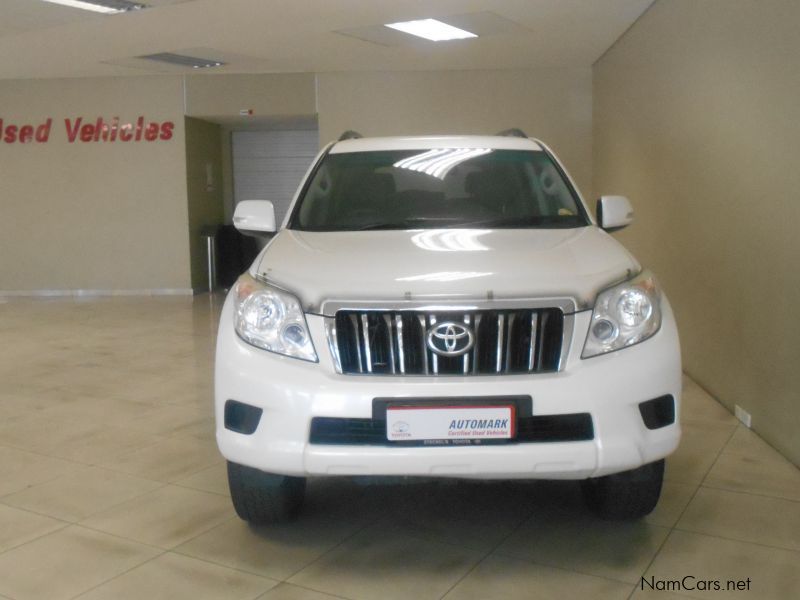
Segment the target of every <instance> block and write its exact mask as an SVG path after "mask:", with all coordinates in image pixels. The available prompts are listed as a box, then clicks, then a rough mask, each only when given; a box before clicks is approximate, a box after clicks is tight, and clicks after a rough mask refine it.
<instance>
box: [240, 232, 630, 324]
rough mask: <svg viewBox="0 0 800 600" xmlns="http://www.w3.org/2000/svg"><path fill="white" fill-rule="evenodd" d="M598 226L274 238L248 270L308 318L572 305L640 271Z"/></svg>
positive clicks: (590, 300)
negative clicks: (358, 307) (327, 313)
mask: <svg viewBox="0 0 800 600" xmlns="http://www.w3.org/2000/svg"><path fill="white" fill-rule="evenodd" d="M639 270H640V266H639V264H638V263H637V261H636V260H635V259H634V258H633V257H632V256H631V255H630V253H628V251H627V250H625V248H623V247H622V245H620V244H619V243H618V242H617V241H616V240H614V239H613V238H612V237H611V236H610V235H608V234H607V233H606V232H604V231H602V230H601V229H598V228H597V227H581V228H576V229H424V230H410V231H348V232H307V231H296V230H289V229H285V230H283V231H281V232H280V233H278V234H277V235H276V236H275V237H274V238H273V239H272V241H271V242H270V243H269V245H268V246H267V247H266V248H265V249H264V251H263V252H262V254H261V256H260V257H259V259H257V260H256V262H255V263H254V266H253V269H252V271H251V273H252V274H253V275H259V276H261V277H262V278H264V279H266V280H267V281H268V282H270V283H272V284H273V285H276V286H278V287H281V288H283V289H286V290H288V291H291V292H293V293H295V294H296V295H297V296H298V297H299V298H300V300H301V302H302V304H303V307H304V308H305V310H306V311H307V312H313V313H319V312H321V305H322V303H323V302H324V301H409V300H412V301H414V300H419V301H429V300H436V301H445V300H451V299H452V300H458V301H460V300H467V299H471V300H484V299H487V298H488V299H517V298H525V299H527V298H571V299H572V300H573V301H574V302H575V304H576V308H577V309H579V310H580V309H585V308H589V307H591V306H592V305H593V304H594V299H595V296H596V294H597V292H598V291H599V290H601V289H603V288H605V287H607V286H608V285H610V284H612V283H615V282H618V281H621V280H623V279H625V278H626V277H627V276H629V275H631V274H633V273H635V272H638V271H639Z"/></svg>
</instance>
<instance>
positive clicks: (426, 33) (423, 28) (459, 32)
mask: <svg viewBox="0 0 800 600" xmlns="http://www.w3.org/2000/svg"><path fill="white" fill-rule="evenodd" d="M385 26H386V27H389V28H391V29H396V30H397V31H402V32H403V33H408V34H411V35H415V36H417V37H421V38H424V39H426V40H431V41H432V42H445V41H448V40H463V39H467V38H475V37H478V36H477V35H475V34H474V33H472V32H471V31H466V30H465V29H459V28H458V27H453V26H452V25H448V24H447V23H444V22H442V21H437V20H436V19H420V20H418V21H401V22H399V23H386V25H385Z"/></svg>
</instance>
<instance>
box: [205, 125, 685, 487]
mask: <svg viewBox="0 0 800 600" xmlns="http://www.w3.org/2000/svg"><path fill="white" fill-rule="evenodd" d="M448 148H459V149H491V150H521V151H526V152H538V153H544V152H548V150H547V149H546V147H544V146H543V145H542V144H541V143H540V142H537V141H533V140H529V139H523V138H518V137H437V138H376V139H353V140H346V141H341V142H338V143H335V144H334V145H332V146H329V147H327V148H326V149H325V150H323V152H322V153H321V155H320V157H318V161H319V160H320V159H321V158H323V157H324V156H328V155H335V154H348V153H361V152H373V151H386V150H412V151H419V152H425V151H431V150H435V149H448ZM548 154H549V152H548ZM551 158H552V157H551ZM553 160H555V159H553ZM558 166H559V167H560V165H558ZM561 168H562V169H563V167H561ZM562 174H563V175H564V176H565V178H567V181H568V182H569V184H570V185H572V187H573V191H574V184H572V182H571V181H569V180H568V176H567V175H566V174H565V172H563V173H562ZM312 176H313V169H311V170H310V171H309V174H308V175H307V178H310V177H312ZM302 193H303V186H301V190H299V191H298V194H297V196H296V197H295V199H294V202H293V205H292V206H293V209H294V206H295V204H296V203H298V202H299V201H300V200H301V197H302ZM575 194H576V196H577V192H575ZM577 198H578V200H577V201H578V202H580V203H581V208H582V210H584V211H585V214H586V215H587V222H586V224H585V226H580V227H574V228H554V229H549V228H540V229H524V228H519V229H518V228H513V227H512V228H508V227H505V228H492V227H480V226H476V227H469V228H460V227H456V228H435V227H434V228H430V227H428V228H414V227H409V228H403V229H393V230H365V231H308V230H299V229H296V228H291V227H290V217H288V216H287V220H286V221H285V222H284V224H283V228H282V229H281V230H280V231H279V232H278V233H277V235H276V236H275V237H274V238H273V239H272V240H271V241H270V243H269V244H268V245H267V247H266V248H264V250H263V251H262V252H261V254H260V255H259V256H258V258H257V259H256V260H255V262H254V263H253V265H252V267H251V268H250V271H249V276H250V277H251V278H252V279H253V280H257V281H260V282H264V283H266V284H268V285H269V286H273V287H274V288H277V289H278V290H286V291H288V292H289V293H291V295H292V296H293V297H296V298H297V300H298V301H299V304H300V307H301V310H302V312H303V314H304V317H305V322H306V323H307V329H308V335H310V341H311V344H313V349H314V351H315V354H316V360H315V361H312V360H302V359H298V358H296V357H294V356H287V355H283V354H279V353H276V352H273V351H269V350H265V349H263V348H262V347H257V346H255V345H253V344H252V343H249V342H248V341H245V339H244V338H243V337H242V336H241V335H240V334H239V333H237V330H236V327H235V325H234V323H235V321H236V318H237V315H236V311H237V300H236V290H232V292H231V293H230V294H229V295H228V298H227V300H226V302H225V305H224V308H223V310H222V315H221V320H220V326H219V336H218V340H217V352H216V381H215V393H216V419H217V432H216V435H217V442H218V445H219V448H220V451H221V452H222V454H223V455H224V457H225V458H226V459H227V460H228V461H230V462H232V463H236V464H239V465H244V466H246V467H251V468H254V469H258V470H259V471H263V472H267V473H273V474H279V475H288V476H294V477H307V476H326V475H362V476H363V475H408V476H442V477H464V478H487V479H494V478H547V479H587V478H597V477H601V476H604V475H609V474H614V473H620V472H623V471H628V470H631V469H635V468H637V467H640V466H642V465H646V464H648V463H653V462H654V461H658V460H659V459H662V458H663V457H665V456H667V455H668V454H670V453H671V452H673V451H674V450H675V448H676V447H677V445H678V441H679V438H680V428H679V424H678V418H677V415H678V411H679V405H680V392H681V362H680V351H679V343H678V334H677V329H676V325H675V320H674V317H673V314H672V311H671V308H670V305H669V302H668V301H667V299H666V297H665V296H664V295H660V297H659V299H658V303H659V304H660V307H659V306H657V307H656V310H658V309H659V308H660V327H658V328H657V331H655V333H653V334H651V335H650V336H649V337H647V339H644V340H643V341H640V342H638V343H632V344H631V345H630V346H625V347H621V348H620V349H617V350H614V351H608V352H604V353H601V354H598V355H594V356H591V357H588V358H584V357H583V356H585V347H586V343H587V336H588V335H589V330H590V327H591V326H592V325H593V309H594V308H595V303H596V299H597V298H598V294H600V293H601V292H602V291H603V290H606V289H608V288H610V287H612V286H615V285H618V284H620V283H621V282H625V281H628V280H631V278H633V277H636V276H637V275H638V274H640V273H641V272H642V268H641V266H640V265H639V263H638V262H637V261H636V260H635V259H634V258H633V257H632V256H631V254H630V253H629V252H628V251H626V250H625V249H624V248H623V247H622V246H621V245H620V244H619V243H618V242H617V241H616V240H614V239H613V238H612V237H611V236H610V235H609V234H608V233H606V232H605V231H603V230H602V229H601V228H599V227H598V226H597V224H596V221H595V219H593V218H592V217H591V216H590V213H589V211H588V210H587V209H586V207H585V205H584V204H583V200H582V199H580V197H579V196H577ZM625 202H627V201H625ZM622 206H623V207H624V206H626V205H622ZM293 209H290V215H291V214H292V212H293ZM623 212H624V211H623ZM559 214H561V212H559ZM625 217H627V218H628V220H630V214H628V215H614V218H617V219H624V218H625ZM541 307H557V308H558V310H560V311H561V313H563V330H562V338H561V346H560V350H559V355H558V357H557V361H556V362H554V363H553V368H552V369H551V370H549V371H547V372H530V373H529V372H524V373H517V372H515V373H509V372H506V369H505V368H503V366H502V365H500V363H499V362H498V365H499V370H500V372H499V373H496V372H493V373H487V372H483V371H482V372H479V373H476V372H473V370H472V369H477V368H478V360H479V359H478V358H475V359H474V364H472V365H470V364H466V362H468V361H466V359H464V360H465V361H466V362H465V364H466V366H465V370H466V371H468V372H467V373H460V374H459V373H449V374H436V373H434V372H433V368H434V364H436V358H434V356H435V352H434V353H431V354H430V360H427V359H426V362H425V364H426V365H427V366H426V367H425V370H426V371H427V373H421V372H420V373H414V374H408V373H404V372H401V368H400V367H399V366H398V358H397V356H394V355H395V354H397V353H398V352H403V351H404V352H406V353H408V352H410V351H411V350H410V349H409V348H400V347H399V346H398V342H397V341H396V340H394V341H393V338H392V337H390V338H389V339H390V341H389V343H390V344H393V345H392V346H391V350H392V354H393V356H392V359H391V360H392V365H391V370H392V371H393V372H391V373H390V372H388V371H387V372H384V373H382V374H375V373H370V372H369V371H370V369H369V368H368V367H369V364H368V362H364V358H363V357H361V356H360V355H359V358H358V366H359V371H360V372H358V373H352V372H343V366H342V361H343V360H344V359H343V358H342V357H341V356H339V347H338V346H337V343H340V342H341V340H339V342H337V339H338V338H337V335H339V336H341V335H343V333H342V332H341V331H339V332H338V333H337V331H336V327H337V321H336V315H337V312H338V311H343V310H350V311H356V312H354V314H355V315H356V318H363V319H365V320H364V324H365V325H364V327H366V331H367V334H369V332H370V331H371V329H370V327H369V326H368V325H367V321H366V317H358V315H364V314H367V312H364V311H378V312H377V313H376V314H386V315H390V316H387V317H385V319H386V322H387V323H388V325H387V326H386V327H387V329H386V333H385V335H389V336H397V335H398V331H397V329H396V321H393V320H392V319H396V318H397V317H396V315H398V314H401V312H402V311H410V312H414V311H418V312H419V314H428V315H431V314H435V313H442V312H445V313H447V314H450V312H451V311H456V312H457V311H462V312H463V311H467V312H469V311H472V312H469V314H470V315H473V314H478V313H481V311H492V310H494V311H504V310H510V311H512V312H513V311H514V310H517V309H520V310H522V309H525V310H528V309H531V310H534V311H535V310H536V309H538V308H541ZM358 311H362V312H358ZM386 311H388V312H386ZM392 311H394V312H392ZM467 312H464V314H465V315H466V314H467ZM370 314H371V313H370ZM403 314H405V313H403ZM458 314H459V315H460V314H461V313H460V312H459V313H458ZM482 314H483V313H482ZM486 314H491V317H492V318H493V319H495V318H498V317H496V316H495V315H500V314H501V312H491V313H486ZM506 314H508V315H511V312H508V313H506ZM524 314H525V315H526V318H529V317H528V315H529V314H530V315H533V313H529V312H526V313H524ZM537 314H543V313H537ZM370 318H374V317H370ZM458 318H459V319H460V317H458ZM471 318H472V317H468V316H467V317H464V320H465V321H464V322H466V321H468V320H469V319H471ZM508 318H509V319H511V318H512V317H511V316H509V317H508ZM530 318H532V319H535V317H534V316H531V317H530ZM440 321H441V319H440ZM347 322H348V321H339V326H340V328H341V327H342V326H343V325H342V324H343V323H347ZM354 322H355V321H354ZM470 322H472V321H470ZM460 323H461V321H458V324H457V325H456V326H454V327H455V329H450V330H447V329H446V328H443V329H439V330H436V332H433V329H434V328H435V326H436V322H435V320H434V322H433V323H428V322H426V325H427V326H429V327H428V329H426V332H427V334H428V335H429V336H430V335H434V333H439V334H440V335H441V336H442V339H445V342H446V343H451V345H455V344H457V343H458V340H457V339H456V336H457V335H461V329H463V328H462V327H461V326H460ZM400 324H401V325H402V321H401V322H400ZM381 326H382V325H381ZM503 326H506V325H503ZM541 326H542V327H543V326H544V324H543V323H542V324H541ZM359 327H360V325H359V324H358V322H355V330H354V331H355V334H354V335H355V337H354V338H353V339H354V340H356V343H360V342H359V340H360V338H359V336H363V335H364V330H365V329H364V327H362V329H359ZM479 327H480V325H478V326H476V327H473V329H474V330H475V331H472V330H471V333H470V335H472V334H473V333H474V334H475V336H476V337H477V336H478V333H477V332H478V331H479ZM484 327H486V326H485V325H484ZM507 327H508V329H507V331H508V334H507V337H508V342H507V343H508V345H509V348H510V345H511V338H512V333H511V331H512V329H511V327H512V325H511V324H508V325H507ZM391 328H395V329H391ZM448 331H449V332H450V333H449V335H450V338H449V341H448V338H447V335H448ZM493 331H494V330H493ZM497 331H498V332H499V331H502V327H501V329H498V330H497ZM359 332H360V333H359ZM432 332H433V333H432ZM454 332H455V333H454ZM374 335H377V334H374ZM487 335H488V334H487ZM495 335H496V337H497V338H499V337H500V333H496V334H495ZM517 335H519V334H517ZM368 337H369V335H368ZM470 339H472V338H470ZM487 339H488V338H487ZM492 339H493V340H494V338H492ZM526 339H527V338H526ZM530 340H531V341H530V344H531V348H533V345H534V334H531V335H530ZM361 341H363V340H361ZM373 341H374V340H368V341H367V342H365V344H366V345H365V346H364V345H362V346H361V348H367V349H369V348H370V343H372V342H373ZM476 343H477V342H476ZM492 343H494V342H492ZM504 343H505V342H504ZM423 352H427V350H423ZM470 352H475V353H477V352H478V349H477V348H473V349H472V350H470ZM499 352H500V355H501V356H502V353H503V351H502V349H501V350H500V351H499ZM442 356H444V355H442ZM475 356H477V354H475ZM492 356H494V355H492ZM506 357H507V360H508V361H510V360H511V358H510V357H511V350H508V353H507V354H506ZM403 360H404V361H406V362H407V361H408V358H407V357H404V358H403ZM459 360H460V359H459ZM492 360H494V358H492ZM499 360H500V359H498V361H499ZM531 361H533V349H531ZM443 362H444V359H443V358H441V357H440V358H439V363H440V364H442V363H443ZM459 364H460V363H459ZM484 367H486V365H484ZM484 367H482V368H484ZM376 368H377V367H376ZM382 368H384V369H388V368H389V367H387V366H386V365H385V364H384V365H383V367H382ZM459 368H460V367H459ZM486 368H489V367H486ZM344 370H346V369H344ZM465 398H467V399H470V402H467V403H466V404H465V403H464V402H462V399H465ZM482 398H486V399H489V400H492V402H490V403H489V404H490V405H491V406H496V405H502V406H504V404H503V402H502V399H503V398H523V399H525V400H524V401H521V402H522V403H521V404H519V405H515V406H514V411H517V412H514V411H512V419H516V418H517V417H519V416H520V414H518V411H519V409H520V407H522V410H523V411H524V412H525V411H526V412H525V415H526V418H531V419H536V418H547V417H553V418H561V417H563V416H565V415H567V416H568V415H583V418H585V419H586V420H587V421H586V423H588V429H589V431H588V435H587V434H586V432H584V434H582V435H579V436H578V438H577V439H561V438H562V437H564V436H561V437H559V436H560V434H559V435H556V436H555V438H548V437H547V436H545V437H544V438H543V439H541V440H539V439H535V436H534V438H531V439H530V440H527V441H525V440H519V439H515V438H513V437H512V438H505V437H504V438H503V439H502V441H501V443H495V444H491V443H479V442H470V443H464V444H463V445H462V444H460V443H453V444H446V443H441V444H440V443H438V442H431V443H430V444H428V443H427V442H425V441H422V440H419V443H416V444H397V443H396V442H395V441H393V438H392V432H391V429H392V427H391V426H387V425H386V424H385V422H386V419H388V416H387V414H388V413H387V412H386V411H387V410H389V409H391V407H393V406H394V404H393V401H397V402H399V404H400V405H403V404H405V405H407V406H406V408H412V409H413V408H420V407H422V408H426V407H428V404H429V405H430V406H431V407H453V408H452V411H453V412H452V416H453V417H456V416H460V413H458V409H457V407H461V406H467V407H468V408H469V407H470V406H480V399H482ZM498 398H499V399H501V401H498V402H495V400H497V399H498ZM659 398H671V402H672V404H671V406H672V411H673V412H672V419H671V421H670V420H669V419H667V421H668V422H664V423H659V424H658V426H657V427H653V428H651V427H648V426H647V425H646V424H645V419H644V412H643V411H642V409H641V408H640V405H641V404H642V403H644V402H646V401H650V400H653V399H659ZM528 399H529V400H528ZM376 400H377V403H376ZM229 401H235V402H237V403H241V404H244V405H246V406H247V407H255V408H256V409H260V418H258V419H257V424H256V426H255V429H254V430H253V431H252V433H243V432H242V431H235V430H232V429H231V428H229V427H226V403H228V402H229ZM514 402H516V400H514ZM426 403H427V404H426ZM376 406H377V407H378V408H376ZM380 407H383V409H382V410H383V412H381V408H380ZM387 407H389V408H387ZM392 414H393V415H394V414H397V413H394V412H393V413H392ZM408 414H409V415H410V416H413V417H414V418H415V419H417V422H419V420H420V419H423V420H424V414H423V416H421V415H420V414H417V413H413V412H412V413H408ZM437 414H438V413H437ZM475 414H476V415H478V416H480V413H475ZM487 414H488V413H487ZM442 415H443V416H444V417H449V416H450V414H449V413H448V414H447V415H445V414H444V413H442ZM467 416H468V417H469V412H467ZM317 418H319V419H323V420H324V419H328V420H330V419H334V420H335V419H339V420H342V422H344V421H347V420H351V421H352V420H355V421H352V422H354V423H362V424H363V423H367V424H369V423H372V425H374V426H375V427H374V428H373V433H372V437H370V439H369V440H368V441H367V442H364V441H363V440H360V439H357V438H354V439H353V440H349V441H348V440H346V439H345V441H344V443H341V444H338V443H331V440H329V439H328V440H325V441H324V443H314V441H313V440H312V439H311V438H312V421H313V420H314V419H317ZM381 419H383V421H382V420H381ZM326 422H327V421H326ZM348 422H350V421H348ZM498 422H499V421H498ZM538 422H541V423H544V421H538ZM520 423H521V421H520ZM548 423H549V422H548ZM553 423H556V421H553ZM406 427H407V423H405V422H402V423H401V425H400V426H397V427H395V429H396V430H398V431H399V430H401V429H402V430H403V431H405V428H406ZM375 428H377V429H378V430H379V432H380V434H379V435H377V434H375V431H374V429H375ZM512 435H513V434H512ZM567 437H568V436H567Z"/></svg>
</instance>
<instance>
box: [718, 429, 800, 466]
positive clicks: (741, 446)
mask: <svg viewBox="0 0 800 600" xmlns="http://www.w3.org/2000/svg"><path fill="white" fill-rule="evenodd" d="M722 453H723V454H735V455H737V456H748V457H750V458H754V459H756V460H777V461H780V462H783V461H785V460H786V459H785V458H784V457H783V456H782V455H781V453H780V452H778V451H777V450H775V448H773V447H772V446H770V445H769V444H768V443H767V442H765V441H764V440H762V439H761V437H760V436H759V435H758V434H756V433H754V432H753V431H752V430H750V429H748V428H747V427H745V426H744V425H739V426H738V427H737V428H736V431H735V432H734V434H733V437H732V438H731V439H730V441H729V442H728V443H727V445H726V446H725V447H724V448H723V449H722Z"/></svg>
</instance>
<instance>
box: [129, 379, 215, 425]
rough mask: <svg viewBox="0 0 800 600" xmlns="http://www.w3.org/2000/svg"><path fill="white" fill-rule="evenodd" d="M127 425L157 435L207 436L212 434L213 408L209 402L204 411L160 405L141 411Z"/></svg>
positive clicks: (179, 406) (180, 406)
mask: <svg viewBox="0 0 800 600" xmlns="http://www.w3.org/2000/svg"><path fill="white" fill-rule="evenodd" d="M209 391H210V390H209ZM128 425H129V426H130V427H133V428H136V429H140V430H143V431H149V432H151V433H155V434H157V435H198V436H201V437H202V436H207V435H208V433H209V432H210V433H213V432H214V407H213V404H212V403H211V402H210V401H209V405H208V407H206V408H205V409H195V408H192V407H188V406H184V405H173V404H162V405H161V406H156V407H153V408H151V409H149V410H146V411H143V412H142V413H141V414H140V415H139V416H137V417H135V418H133V419H131V420H130V421H129V422H128Z"/></svg>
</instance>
